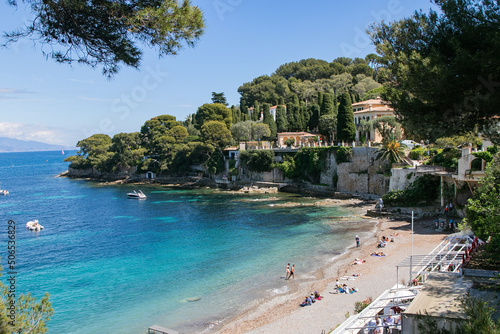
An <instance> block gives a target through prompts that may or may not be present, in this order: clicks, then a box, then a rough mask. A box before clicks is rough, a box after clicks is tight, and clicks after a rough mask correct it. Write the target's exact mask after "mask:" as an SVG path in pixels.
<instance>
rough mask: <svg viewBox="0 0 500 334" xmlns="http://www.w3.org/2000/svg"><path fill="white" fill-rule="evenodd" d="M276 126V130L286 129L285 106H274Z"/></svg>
mask: <svg viewBox="0 0 500 334" xmlns="http://www.w3.org/2000/svg"><path fill="white" fill-rule="evenodd" d="M276 128H277V130H276V131H277V132H286V131H288V119H287V117H286V108H285V107H284V106H282V105H279V106H277V107H276Z"/></svg>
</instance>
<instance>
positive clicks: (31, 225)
mask: <svg viewBox="0 0 500 334" xmlns="http://www.w3.org/2000/svg"><path fill="white" fill-rule="evenodd" d="M26 228H27V229H28V230H30V231H40V230H43V226H42V225H40V224H39V223H38V219H34V220H30V221H29V222H27V223H26Z"/></svg>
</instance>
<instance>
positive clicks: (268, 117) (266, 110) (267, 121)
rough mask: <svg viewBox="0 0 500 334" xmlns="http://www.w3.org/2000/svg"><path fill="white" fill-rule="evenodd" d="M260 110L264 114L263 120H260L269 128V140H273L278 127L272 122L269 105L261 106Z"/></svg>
mask: <svg viewBox="0 0 500 334" xmlns="http://www.w3.org/2000/svg"><path fill="white" fill-rule="evenodd" d="M262 109H263V114H264V119H263V120H262V122H263V123H264V124H267V125H268V126H269V130H270V131H271V134H270V135H269V139H271V140H274V139H275V138H276V133H277V131H278V127H277V126H276V122H275V121H274V118H273V116H272V115H271V113H270V112H269V105H263V106H262Z"/></svg>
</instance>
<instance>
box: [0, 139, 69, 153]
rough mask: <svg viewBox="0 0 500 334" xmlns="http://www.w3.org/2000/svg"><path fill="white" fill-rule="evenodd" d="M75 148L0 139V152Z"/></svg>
mask: <svg viewBox="0 0 500 334" xmlns="http://www.w3.org/2000/svg"><path fill="white" fill-rule="evenodd" d="M74 149H76V148H75V147H69V146H63V145H51V144H45V143H41V142H38V141H26V140H19V139H13V138H7V137H0V152H33V151H59V150H74Z"/></svg>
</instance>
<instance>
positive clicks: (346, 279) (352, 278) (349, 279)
mask: <svg viewBox="0 0 500 334" xmlns="http://www.w3.org/2000/svg"><path fill="white" fill-rule="evenodd" d="M356 278H357V277H353V276H342V277H341V278H340V279H341V280H343V281H354V280H355V279H356Z"/></svg>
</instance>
